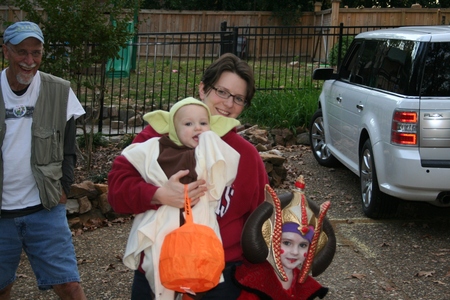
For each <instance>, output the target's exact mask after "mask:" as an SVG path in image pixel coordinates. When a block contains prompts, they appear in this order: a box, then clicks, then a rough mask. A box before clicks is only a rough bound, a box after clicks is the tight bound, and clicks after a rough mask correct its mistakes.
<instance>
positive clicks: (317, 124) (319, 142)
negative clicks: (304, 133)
mask: <svg viewBox="0 0 450 300" xmlns="http://www.w3.org/2000/svg"><path fill="white" fill-rule="evenodd" d="M309 142H310V145H311V150H312V152H313V154H314V158H315V159H316V160H317V162H318V163H319V164H320V165H322V166H324V167H334V166H336V165H337V164H338V163H339V162H338V160H337V159H336V158H335V157H334V156H333V154H331V152H330V150H329V149H328V146H327V142H326V137H325V130H324V125H323V115H322V110H321V109H318V110H317V111H316V112H315V113H314V115H313V116H312V118H311V123H310V125H309Z"/></svg>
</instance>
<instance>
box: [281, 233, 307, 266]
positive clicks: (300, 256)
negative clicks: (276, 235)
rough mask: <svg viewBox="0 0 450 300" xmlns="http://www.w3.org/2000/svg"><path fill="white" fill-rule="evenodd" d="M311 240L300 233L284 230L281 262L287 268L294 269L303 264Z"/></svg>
mask: <svg viewBox="0 0 450 300" xmlns="http://www.w3.org/2000/svg"><path fill="white" fill-rule="evenodd" d="M308 249H309V241H308V240H307V239H304V238H303V237H302V236H301V235H300V234H297V233H294V232H283V234H282V235H281V263H282V264H283V266H284V268H285V270H286V269H288V270H293V269H295V268H296V267H298V266H299V265H301V264H302V263H303V262H304V261H305V258H306V255H307V253H308Z"/></svg>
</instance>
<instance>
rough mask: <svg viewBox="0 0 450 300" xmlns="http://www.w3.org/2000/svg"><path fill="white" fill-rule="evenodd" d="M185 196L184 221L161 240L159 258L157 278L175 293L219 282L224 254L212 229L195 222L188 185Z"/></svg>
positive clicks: (207, 288)
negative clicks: (158, 275) (158, 276)
mask: <svg viewBox="0 0 450 300" xmlns="http://www.w3.org/2000/svg"><path fill="white" fill-rule="evenodd" d="M184 198H185V201H184V202H185V204H184V206H185V215H186V216H185V219H186V223H185V224H183V225H182V226H181V227H180V228H177V229H175V230H173V231H172V232H171V233H169V234H168V235H167V236H166V237H165V239H164V242H163V245H162V247H161V255H160V258H159V274H160V280H161V283H162V285H163V286H164V287H166V288H168V289H170V290H174V291H177V292H182V293H185V292H188V293H192V292H194V293H197V292H204V291H207V290H210V289H212V288H213V287H215V286H216V285H217V284H218V283H219V279H220V275H221V273H222V271H223V269H224V267H225V253H224V250H223V246H222V243H221V242H220V240H219V238H218V237H217V235H216V234H215V232H214V230H213V229H212V228H210V227H208V226H205V225H201V224H195V223H194V221H193V216H192V210H191V200H190V199H189V197H188V189H187V185H185V187H184Z"/></svg>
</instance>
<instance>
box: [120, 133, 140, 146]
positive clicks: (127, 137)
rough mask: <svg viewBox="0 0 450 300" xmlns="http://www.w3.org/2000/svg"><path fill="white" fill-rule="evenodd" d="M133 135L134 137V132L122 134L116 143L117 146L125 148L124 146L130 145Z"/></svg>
mask: <svg viewBox="0 0 450 300" xmlns="http://www.w3.org/2000/svg"><path fill="white" fill-rule="evenodd" d="M135 137H136V134H134V133H127V134H124V135H123V136H122V137H121V139H120V141H119V143H118V144H117V147H119V148H120V149H125V148H126V147H128V146H129V145H131V143H132V142H133V140H134V138H135Z"/></svg>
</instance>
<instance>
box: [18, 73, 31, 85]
mask: <svg viewBox="0 0 450 300" xmlns="http://www.w3.org/2000/svg"><path fill="white" fill-rule="evenodd" d="M33 78H34V75H32V76H31V77H30V78H29V79H28V80H24V78H23V77H22V76H21V75H20V74H17V76H16V79H17V81H18V82H19V83H20V84H23V85H29V84H30V83H31V82H32V81H33Z"/></svg>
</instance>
